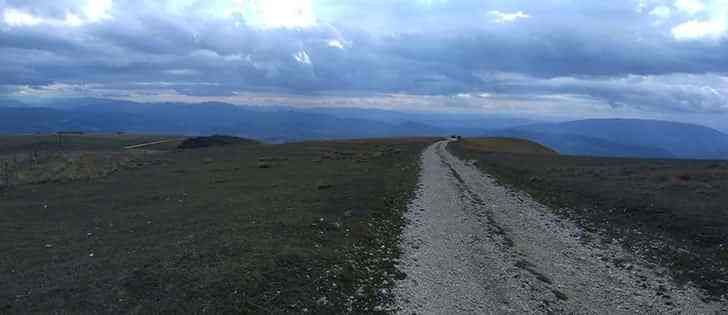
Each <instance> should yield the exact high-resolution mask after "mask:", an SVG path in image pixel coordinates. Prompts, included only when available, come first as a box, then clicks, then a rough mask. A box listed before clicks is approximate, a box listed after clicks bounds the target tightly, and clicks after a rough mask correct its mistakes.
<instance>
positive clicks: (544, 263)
mask: <svg viewBox="0 0 728 315" xmlns="http://www.w3.org/2000/svg"><path fill="white" fill-rule="evenodd" d="M447 143H448V142H446V141H443V142H438V143H436V144H434V145H433V146H431V147H429V148H428V149H427V150H426V151H425V152H424V153H423V155H422V174H421V177H420V186H419V189H418V192H417V197H416V199H415V200H413V201H412V203H411V204H410V207H409V210H408V212H407V214H406V216H407V220H408V222H409V224H408V226H407V227H406V228H405V231H404V233H403V236H402V241H401V246H402V251H403V256H402V259H401V261H400V266H399V268H400V269H401V270H402V271H403V272H404V273H405V274H406V275H407V277H406V278H405V279H404V280H402V281H400V282H398V284H397V287H396V288H395V294H396V296H397V309H398V310H399V312H400V313H402V314H635V313H641V314H721V313H726V312H728V303H725V301H721V302H716V301H710V302H709V301H708V300H707V299H705V297H704V296H703V295H702V293H701V292H700V291H699V290H697V289H696V288H695V287H693V286H691V285H689V284H688V285H684V286H677V285H676V284H674V282H673V281H672V279H671V278H670V277H669V275H668V273H667V272H666V270H664V269H661V268H659V267H657V266H655V265H650V264H649V263H647V262H645V261H643V260H641V259H640V258H638V257H634V256H632V255H630V254H628V253H627V252H626V251H625V250H623V249H622V248H621V247H620V246H619V245H618V244H616V242H612V241H608V240H605V239H602V238H600V236H599V235H594V234H591V233H588V232H586V231H583V230H582V229H580V228H579V227H577V226H576V225H575V224H573V223H572V222H570V221H568V220H566V219H563V218H560V217H558V216H556V215H555V214H553V213H552V212H551V211H550V210H549V209H548V208H547V207H545V206H543V205H541V204H539V203H538V202H536V201H534V200H533V199H531V198H530V197H529V196H528V195H526V194H523V193H520V192H515V191H511V190H509V189H507V188H505V187H502V186H500V185H498V184H497V183H496V181H495V180H494V179H493V178H492V177H491V176H488V175H487V174H483V173H482V172H481V171H480V170H478V169H477V168H476V167H474V166H473V165H471V164H470V163H467V162H464V161H461V160H459V159H458V158H456V157H454V156H453V155H452V154H450V153H449V152H448V151H447V150H446V146H447Z"/></svg>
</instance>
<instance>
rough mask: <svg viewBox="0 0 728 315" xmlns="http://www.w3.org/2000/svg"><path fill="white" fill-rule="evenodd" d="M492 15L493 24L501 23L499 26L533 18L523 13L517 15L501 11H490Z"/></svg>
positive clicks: (519, 12)
mask: <svg viewBox="0 0 728 315" xmlns="http://www.w3.org/2000/svg"><path fill="white" fill-rule="evenodd" d="M488 13H489V14H490V15H492V16H493V22H494V23H499V24H506V23H514V22H516V21H517V20H520V19H530V18H531V16H530V15H528V14H526V13H523V11H518V12H515V13H505V12H501V11H490V12H488Z"/></svg>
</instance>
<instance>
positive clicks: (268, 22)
mask: <svg viewBox="0 0 728 315" xmlns="http://www.w3.org/2000/svg"><path fill="white" fill-rule="evenodd" d="M228 2H229V3H228V5H227V8H226V9H225V10H224V15H226V16H229V17H230V16H236V15H238V16H242V17H244V18H245V21H246V22H247V23H249V24H250V25H252V26H255V27H260V28H304V27H312V26H316V25H317V24H318V23H317V18H316V14H315V12H314V9H313V1H312V0H296V1H290V0H229V1H228Z"/></svg>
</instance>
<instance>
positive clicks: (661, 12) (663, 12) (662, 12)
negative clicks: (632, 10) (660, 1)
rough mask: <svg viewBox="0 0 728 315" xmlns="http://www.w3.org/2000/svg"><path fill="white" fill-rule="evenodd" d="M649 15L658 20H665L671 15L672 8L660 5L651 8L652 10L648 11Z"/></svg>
mask: <svg viewBox="0 0 728 315" xmlns="http://www.w3.org/2000/svg"><path fill="white" fill-rule="evenodd" d="M650 15H651V16H654V17H656V18H657V19H660V20H666V19H669V18H670V17H671V16H672V9H670V7H667V6H664V5H661V6H658V7H655V8H654V9H652V11H650Z"/></svg>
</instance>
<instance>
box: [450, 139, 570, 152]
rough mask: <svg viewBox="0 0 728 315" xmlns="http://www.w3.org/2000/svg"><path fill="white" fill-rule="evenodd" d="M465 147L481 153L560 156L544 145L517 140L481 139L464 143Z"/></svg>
mask: <svg viewBox="0 0 728 315" xmlns="http://www.w3.org/2000/svg"><path fill="white" fill-rule="evenodd" d="M462 145H463V147H465V148H467V149H470V150H475V151H481V152H501V153H516V154H537V155H559V153H558V152H557V151H556V150H553V149H551V148H549V147H547V146H544V145H542V144H539V143H536V142H533V141H529V140H524V139H516V138H481V139H466V140H463V141H462Z"/></svg>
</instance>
